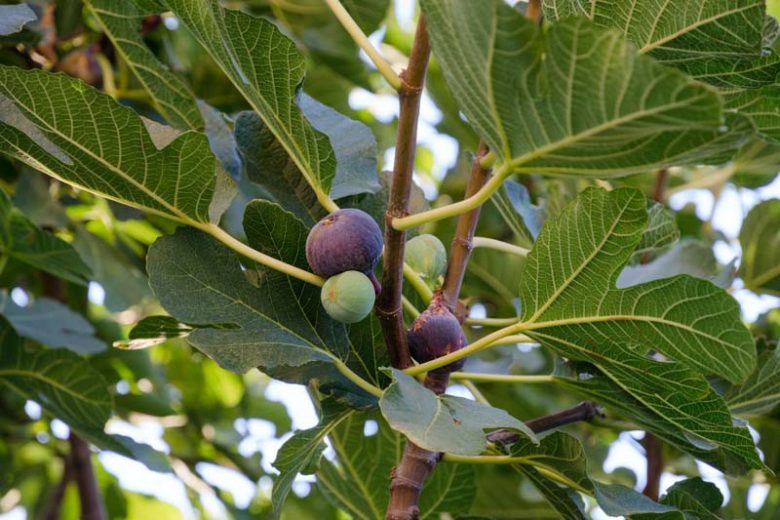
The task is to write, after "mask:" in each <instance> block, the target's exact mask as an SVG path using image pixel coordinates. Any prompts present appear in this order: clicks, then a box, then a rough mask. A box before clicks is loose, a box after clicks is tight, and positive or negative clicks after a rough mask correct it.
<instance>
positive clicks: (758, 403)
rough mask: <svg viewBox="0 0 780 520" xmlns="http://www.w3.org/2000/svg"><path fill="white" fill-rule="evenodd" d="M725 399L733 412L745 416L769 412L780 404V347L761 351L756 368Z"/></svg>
mask: <svg viewBox="0 0 780 520" xmlns="http://www.w3.org/2000/svg"><path fill="white" fill-rule="evenodd" d="M724 399H725V400H726V403H727V404H728V405H729V408H730V409H731V413H733V414H736V415H740V416H745V417H754V416H757V415H761V414H764V413H767V412H769V411H771V410H772V409H773V408H774V407H775V406H777V405H778V404H780V349H777V348H774V349H771V350H765V351H764V352H761V353H760V354H759V356H758V366H757V367H756V370H755V371H754V372H753V373H752V374H751V375H750V377H748V378H747V380H746V381H745V382H744V383H742V384H741V385H735V386H732V387H731V388H730V389H729V391H728V392H727V393H726V395H725V396H724Z"/></svg>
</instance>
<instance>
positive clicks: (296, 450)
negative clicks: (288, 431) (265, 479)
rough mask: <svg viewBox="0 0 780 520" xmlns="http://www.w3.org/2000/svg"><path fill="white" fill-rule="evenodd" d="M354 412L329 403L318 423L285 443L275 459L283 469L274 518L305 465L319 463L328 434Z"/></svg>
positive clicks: (276, 485) (277, 483)
mask: <svg viewBox="0 0 780 520" xmlns="http://www.w3.org/2000/svg"><path fill="white" fill-rule="evenodd" d="M354 413H355V411H354V410H349V409H345V408H331V407H329V406H328V405H326V406H325V412H324V413H323V416H322V418H321V419H320V423H319V424H318V425H317V426H315V427H314V428H310V429H308V430H302V431H298V432H296V433H295V435H293V436H292V437H290V439H289V440H288V441H287V442H285V443H284V445H283V446H282V448H281V449H280V450H279V453H278V454H277V455H276V460H275V461H274V467H275V468H276V469H278V470H279V471H280V472H281V475H279V477H277V478H276V481H275V482H274V489H273V494H272V498H271V501H272V503H273V508H274V509H273V514H272V516H271V518H279V516H280V515H281V513H282V505H283V504H284V501H285V499H286V498H287V495H288V494H289V493H290V489H291V487H292V483H293V480H294V479H295V477H296V476H298V474H299V473H302V472H304V471H305V470H306V468H308V467H310V466H312V465H316V464H317V462H318V460H319V458H320V457H321V456H322V452H323V451H324V449H325V443H324V441H325V437H326V436H327V435H328V434H329V433H330V432H331V431H332V430H333V429H334V428H336V426H338V425H339V423H341V422H342V421H344V420H345V419H347V418H349V417H351V416H352V415H353V414H354Z"/></svg>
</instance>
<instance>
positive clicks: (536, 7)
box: [525, 0, 543, 22]
mask: <svg viewBox="0 0 780 520" xmlns="http://www.w3.org/2000/svg"><path fill="white" fill-rule="evenodd" d="M541 4H542V2H541V1H540V0H528V7H526V10H525V15H526V17H528V18H530V19H531V20H534V21H536V22H540V21H541V20H542V14H543V13H542V5H541Z"/></svg>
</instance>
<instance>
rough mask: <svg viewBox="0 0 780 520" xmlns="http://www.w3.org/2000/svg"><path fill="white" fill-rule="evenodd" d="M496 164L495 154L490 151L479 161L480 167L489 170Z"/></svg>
mask: <svg viewBox="0 0 780 520" xmlns="http://www.w3.org/2000/svg"><path fill="white" fill-rule="evenodd" d="M495 164H496V154H495V153H493V151H492V150H490V151H489V152H488V153H486V154H485V156H484V157H482V159H480V161H479V165H480V167H482V168H484V169H486V170H489V169H491V168H493V166H494V165H495Z"/></svg>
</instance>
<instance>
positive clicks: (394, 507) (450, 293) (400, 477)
mask: <svg viewBox="0 0 780 520" xmlns="http://www.w3.org/2000/svg"><path fill="white" fill-rule="evenodd" d="M487 152H488V150H487V147H486V146H485V145H484V144H480V146H479V149H478V150H477V157H476V158H475V159H474V163H473V166H472V168H471V175H470V177H469V182H468V186H467V187H466V194H465V196H466V197H469V196H471V195H473V194H474V193H476V192H477V191H479V189H480V188H482V186H484V184H485V182H487V179H488V178H489V177H490V170H489V169H486V168H483V167H482V166H481V161H482V159H483V157H484V156H485V155H487ZM480 209H481V207H477V208H475V209H473V210H472V211H470V212H469V213H466V214H464V215H461V217H460V218H459V219H458V224H457V228H456V231H455V237H454V238H453V240H452V247H451V249H450V261H449V263H448V265H447V274H446V276H445V278H444V285H443V286H442V290H441V292H440V294H439V295H437V297H439V298H441V299H442V302H443V303H444V305H446V306H447V308H448V309H450V311H451V312H453V314H455V315H456V316H458V318H459V320H460V321H461V322H462V321H463V318H464V317H465V315H466V312H465V307H464V306H462V305H460V302H459V300H458V296H459V295H460V288H461V285H462V284H463V276H464V275H465V273H466V266H467V264H468V260H469V256H470V255H471V250H472V249H473V245H472V240H473V238H474V231H475V230H476V227H477V220H478V219H479V212H480ZM390 228H391V226H389V225H388V229H390ZM448 383H449V374H447V373H443V374H442V373H428V375H427V376H426V378H425V382H424V385H425V387H426V388H428V389H430V390H432V391H433V392H434V393H436V394H443V393H444V391H445V390H446V389H447V384H448ZM440 458H441V454H440V453H435V452H432V451H428V450H424V449H422V448H420V447H419V446H416V445H415V444H414V443H412V442H409V441H407V443H406V446H405V447H404V453H403V457H402V458H401V463H400V464H399V465H398V466H397V467H395V468H394V469H393V473H392V476H391V484H390V504H389V506H388V510H387V517H386V518H387V519H388V520H414V519H416V518H418V516H419V514H420V510H419V506H418V502H419V498H420V492H421V491H422V488H423V484H424V482H425V480H426V479H427V478H428V476H429V475H430V474H431V472H432V471H433V470H434V468H435V467H436V464H437V463H438V462H439V459H440Z"/></svg>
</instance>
